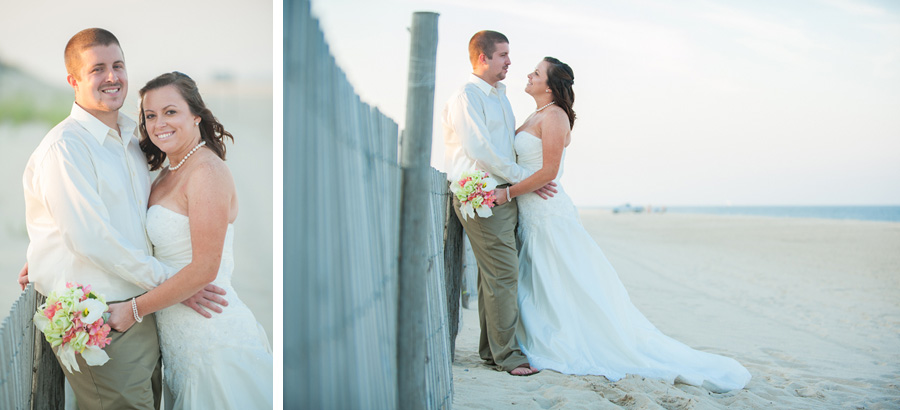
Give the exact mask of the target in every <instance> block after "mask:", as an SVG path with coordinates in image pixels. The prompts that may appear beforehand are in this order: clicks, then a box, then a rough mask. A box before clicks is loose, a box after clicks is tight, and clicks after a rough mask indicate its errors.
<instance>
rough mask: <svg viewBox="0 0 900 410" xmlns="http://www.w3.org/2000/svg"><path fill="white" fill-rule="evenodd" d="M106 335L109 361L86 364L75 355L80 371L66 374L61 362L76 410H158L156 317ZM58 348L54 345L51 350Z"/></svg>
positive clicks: (159, 360) (159, 384)
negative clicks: (110, 340) (108, 340)
mask: <svg viewBox="0 0 900 410" xmlns="http://www.w3.org/2000/svg"><path fill="white" fill-rule="evenodd" d="M109 337H110V338H111V339H112V342H110V344H109V345H107V346H106V347H104V348H103V350H104V351H106V354H107V355H109V361H108V362H106V364H104V365H103V366H88V364H87V363H86V362H85V361H84V358H82V357H81V355H80V354H76V355H75V360H76V361H77V362H78V368H79V369H80V370H81V371H80V372H73V373H69V372H68V371H66V368H65V367H64V366H62V364H60V366H61V367H62V369H63V373H64V374H65V375H66V380H68V381H69V384H70V385H71V386H72V390H73V391H74V392H75V400H76V402H77V404H78V409H79V410H93V409H105V410H109V409H148V410H150V409H156V410H158V409H159V405H160V399H161V397H162V395H161V393H162V357H161V356H160V353H159V337H158V336H157V334H156V317H155V316H154V315H147V316H145V317H144V320H143V321H142V322H141V323H135V324H134V326H132V327H131V328H130V329H128V331H127V332H125V333H119V332H116V331H115V330H113V331H111V332H109ZM57 350H58V349H56V348H54V349H53V352H54V353H56V351H57ZM57 360H59V358H58V357H57Z"/></svg>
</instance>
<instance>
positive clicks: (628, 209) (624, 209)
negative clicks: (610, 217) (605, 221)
mask: <svg viewBox="0 0 900 410" xmlns="http://www.w3.org/2000/svg"><path fill="white" fill-rule="evenodd" d="M612 211H613V213H614V214H618V213H635V214H640V213H644V212H646V213H651V212H653V213H663V212H666V207H664V206H660V207H656V208H654V207H652V206H650V205H648V206H646V207H644V206H631V204H625V205H619V206H617V207H614V208H613V209H612Z"/></svg>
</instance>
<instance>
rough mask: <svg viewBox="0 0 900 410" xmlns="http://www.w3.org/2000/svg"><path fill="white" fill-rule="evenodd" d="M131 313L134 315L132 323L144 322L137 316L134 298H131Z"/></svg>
mask: <svg viewBox="0 0 900 410" xmlns="http://www.w3.org/2000/svg"><path fill="white" fill-rule="evenodd" d="M131 312H132V313H134V321H135V322H138V323H141V322H143V321H144V318H142V317H140V316H138V313H137V301H136V300H135V298H131Z"/></svg>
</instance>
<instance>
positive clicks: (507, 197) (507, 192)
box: [506, 187, 512, 202]
mask: <svg viewBox="0 0 900 410" xmlns="http://www.w3.org/2000/svg"><path fill="white" fill-rule="evenodd" d="M509 201H512V199H511V198H510V197H509V187H506V202H509Z"/></svg>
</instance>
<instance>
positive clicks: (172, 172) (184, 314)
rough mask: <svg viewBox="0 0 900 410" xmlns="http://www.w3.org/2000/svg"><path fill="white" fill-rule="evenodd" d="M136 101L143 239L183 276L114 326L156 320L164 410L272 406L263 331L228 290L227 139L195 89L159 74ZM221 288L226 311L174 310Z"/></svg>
mask: <svg viewBox="0 0 900 410" xmlns="http://www.w3.org/2000/svg"><path fill="white" fill-rule="evenodd" d="M140 95H141V113H140V115H141V119H140V131H141V136H142V138H141V148H142V149H143V150H144V153H145V154H146V156H147V160H148V163H149V164H150V168H151V170H157V169H159V168H161V167H163V163H164V161H165V160H166V159H167V158H168V160H169V166H167V167H164V168H163V170H162V171H161V172H160V173H159V176H158V177H157V178H156V181H154V183H153V187H152V190H151V192H150V200H149V205H150V208H149V209H148V210H147V235H148V236H149V238H150V240H151V242H152V243H153V253H154V256H155V257H156V258H157V259H158V260H159V261H160V262H162V263H164V264H167V265H170V266H172V267H174V268H178V269H180V270H179V271H178V273H176V274H174V275H173V276H171V277H170V278H169V279H168V280H166V281H165V282H164V283H162V284H161V285H160V286H158V287H157V288H155V289H153V290H151V291H149V292H147V293H145V294H143V295H141V296H139V297H137V298H135V299H133V300H131V301H128V302H124V303H116V304H111V305H110V313H111V316H110V320H109V324H110V326H111V327H112V328H113V329H115V330H117V331H120V332H124V331H126V330H127V329H128V328H130V327H131V326H132V325H133V324H134V323H135V321H141V320H142V318H143V316H146V315H149V314H151V313H154V312H156V318H157V324H158V327H159V345H160V350H161V353H162V357H163V364H164V375H165V378H164V380H165V385H166V389H165V391H166V403H167V404H166V407H167V408H169V409H171V408H177V409H193V408H210V409H212V408H215V409H254V408H267V409H268V408H272V353H271V349H270V347H269V343H268V340H267V338H266V335H265V332H264V331H263V329H262V327H261V326H259V323H258V322H257V321H256V319H255V318H254V317H253V314H252V313H251V312H250V310H249V309H248V308H247V306H246V305H244V303H243V302H241V300H240V299H238V298H237V296H236V292H235V291H234V288H233V287H232V285H231V275H232V271H233V270H234V258H233V253H232V246H233V240H234V227H233V225H232V222H234V220H235V218H236V217H237V213H238V203H237V196H236V193H235V186H234V180H233V179H232V177H231V172H230V171H229V170H228V167H227V166H226V165H225V161H224V158H225V143H224V139H225V137H229V138H233V137H232V136H231V134H230V133H228V132H227V131H225V129H224V127H222V124H220V123H219V122H218V120H216V118H215V117H214V116H213V114H212V112H211V111H210V110H209V109H208V108H206V105H205V104H204V102H203V99H202V98H201V97H200V93H199V91H198V90H197V85H196V83H194V81H193V80H192V79H191V78H190V77H188V76H186V75H184V74H182V73H179V72H173V73H167V74H163V75H161V76H159V77H157V78H155V79H153V80H151V81H150V82H148V83H147V85H145V86H144V88H142V89H141V91H140ZM209 283H213V284H216V285H218V286H219V287H221V288H223V289H225V291H226V294H225V296H224V297H225V299H226V300H227V302H228V303H227V307H226V308H224V309H223V312H222V313H220V314H216V315H213V317H212V318H210V319H207V318H204V317H202V316H201V315H198V314H197V312H195V311H194V310H192V309H191V308H189V307H187V306H185V305H182V304H180V302H181V301H183V300H185V299H187V298H188V297H190V296H192V295H193V294H194V293H196V292H197V291H198V290H200V289H202V288H203V287H204V286H205V285H207V284H209Z"/></svg>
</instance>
